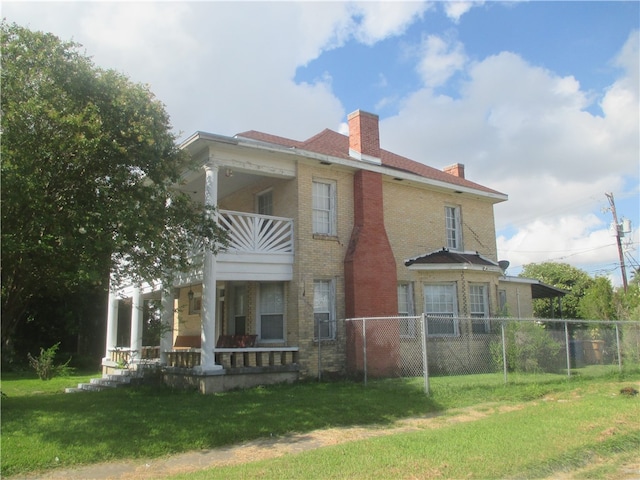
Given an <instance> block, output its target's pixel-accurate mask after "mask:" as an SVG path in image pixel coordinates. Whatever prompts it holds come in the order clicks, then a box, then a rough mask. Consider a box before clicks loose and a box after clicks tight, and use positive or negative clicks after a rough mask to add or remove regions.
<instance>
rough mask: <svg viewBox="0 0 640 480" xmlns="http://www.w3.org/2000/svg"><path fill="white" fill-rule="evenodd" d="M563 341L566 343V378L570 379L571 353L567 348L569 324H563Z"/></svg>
mask: <svg viewBox="0 0 640 480" xmlns="http://www.w3.org/2000/svg"><path fill="white" fill-rule="evenodd" d="M564 341H565V343H566V348H565V350H566V351H567V376H568V377H571V352H570V348H569V322H567V321H565V322H564Z"/></svg>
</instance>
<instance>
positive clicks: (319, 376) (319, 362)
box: [318, 320, 322, 382]
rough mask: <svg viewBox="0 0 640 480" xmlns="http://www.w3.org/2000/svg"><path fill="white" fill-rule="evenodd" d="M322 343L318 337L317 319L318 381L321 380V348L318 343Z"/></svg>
mask: <svg viewBox="0 0 640 480" xmlns="http://www.w3.org/2000/svg"><path fill="white" fill-rule="evenodd" d="M321 343H322V341H321V339H320V320H318V381H319V382H321V381H322V349H321V347H320V344H321Z"/></svg>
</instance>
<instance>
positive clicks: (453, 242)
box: [444, 207, 462, 250]
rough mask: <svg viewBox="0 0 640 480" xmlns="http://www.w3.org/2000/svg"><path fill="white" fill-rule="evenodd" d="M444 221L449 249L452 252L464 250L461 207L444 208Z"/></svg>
mask: <svg viewBox="0 0 640 480" xmlns="http://www.w3.org/2000/svg"><path fill="white" fill-rule="evenodd" d="M444 219H445V232H446V235H447V248H449V249H451V250H462V228H461V223H460V207H444Z"/></svg>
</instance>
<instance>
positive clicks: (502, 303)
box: [498, 290, 508, 317]
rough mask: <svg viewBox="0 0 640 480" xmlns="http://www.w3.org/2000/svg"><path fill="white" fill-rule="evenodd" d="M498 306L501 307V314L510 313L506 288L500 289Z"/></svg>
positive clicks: (503, 315)
mask: <svg viewBox="0 0 640 480" xmlns="http://www.w3.org/2000/svg"><path fill="white" fill-rule="evenodd" d="M498 306H499V308H500V316H502V317H506V316H507V313H508V308H507V291H506V290H498Z"/></svg>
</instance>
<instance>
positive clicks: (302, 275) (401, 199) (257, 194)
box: [103, 111, 553, 392]
mask: <svg viewBox="0 0 640 480" xmlns="http://www.w3.org/2000/svg"><path fill="white" fill-rule="evenodd" d="M348 122H349V135H348V136H345V135H342V134H340V133H337V132H334V131H331V130H328V129H326V130H324V131H322V132H320V133H318V134H317V135H315V136H313V137H311V138H309V139H307V140H305V141H296V140H291V139H287V138H282V137H277V136H274V135H269V134H265V133H260V132H256V131H249V132H245V133H242V134H238V135H236V136H234V137H226V136H220V135H214V134H209V133H203V132H197V133H195V134H194V135H192V136H191V137H190V138H189V139H187V140H186V141H185V142H184V143H183V145H182V148H184V149H186V150H187V151H188V152H189V153H190V155H191V156H192V157H193V158H194V159H195V160H196V161H197V162H198V164H199V165H201V166H202V168H201V169H200V170H198V171H192V172H188V173H186V174H185V176H184V178H183V181H182V182H181V185H180V188H182V189H184V191H185V192H189V193H190V194H191V195H192V196H193V197H194V198H195V199H196V200H197V201H199V202H204V203H205V204H209V205H216V206H217V207H218V219H219V222H220V223H221V225H223V226H224V227H225V228H227V230H228V232H229V238H230V244H229V246H228V248H227V249H226V251H224V252H222V253H220V254H219V255H217V256H215V257H214V256H213V255H212V254H211V253H209V252H203V251H202V250H197V249H196V250H195V251H194V259H196V260H197V261H195V262H194V268H193V270H192V271H190V272H182V273H179V274H177V275H176V277H175V281H174V284H173V285H170V286H166V287H165V288H162V286H159V285H137V286H129V287H127V288H124V289H122V290H121V291H118V292H111V294H110V301H109V312H108V322H107V323H108V327H107V345H106V355H105V358H104V359H103V370H104V371H105V372H108V371H109V370H111V369H114V368H115V367H116V366H117V365H118V363H119V362H121V361H122V359H123V356H124V357H126V358H127V359H128V360H130V361H131V360H134V361H138V362H142V361H144V357H159V363H160V364H161V365H164V366H165V368H164V370H163V371H164V378H165V381H167V382H169V383H173V384H189V385H194V386H197V387H198V388H199V389H200V390H201V391H203V392H211V391H219V390H223V389H228V388H235V387H242V386H248V385H253V384H256V383H270V382H276V381H292V380H295V379H297V378H299V377H300V376H315V375H317V373H318V371H319V370H321V371H326V372H340V373H344V372H346V370H347V369H348V368H357V363H358V359H357V358H356V357H354V354H353V349H354V345H353V339H350V337H349V332H347V327H346V326H345V325H346V323H345V321H344V319H345V318H354V317H380V316H398V315H399V314H400V315H414V314H420V313H422V312H425V313H433V314H452V315H456V316H472V315H473V316H475V317H478V318H479V323H478V328H483V327H482V319H481V318H480V317H489V316H499V315H500V314H502V313H504V312H505V311H508V312H509V313H510V314H511V315H512V316H521V317H531V316H532V301H531V300H532V298H533V297H535V296H536V295H537V294H536V292H535V291H534V290H535V289H534V288H532V285H534V284H535V285H537V282H535V281H529V280H526V279H515V278H509V277H505V276H504V272H503V270H502V268H501V267H500V265H499V264H498V258H497V249H496V236H495V224H494V213H493V206H494V205H495V204H496V203H499V202H503V201H506V200H507V196H506V195H505V194H503V193H500V192H497V191H495V190H492V189H491V188H487V187H485V186H482V185H479V184H477V183H474V182H472V181H470V180H468V179H466V178H465V174H464V166H463V165H461V164H455V165H452V166H450V167H447V168H445V169H444V171H441V170H438V169H435V168H431V167H429V166H426V165H424V164H422V163H419V162H416V161H413V160H410V159H407V158H404V157H402V156H399V155H396V154H394V153H392V152H389V151H386V150H383V149H381V148H380V141H379V131H378V117H377V116H376V115H373V114H370V113H367V112H362V111H356V112H354V113H352V114H351V115H349V117H348ZM538 286H539V285H538ZM540 288H544V286H540ZM544 293H545V295H546V294H548V293H549V292H544ZM552 293H553V292H552ZM538 296H540V295H538ZM153 302H155V303H156V304H161V305H162V308H161V310H160V311H161V313H160V314H159V315H161V321H162V322H163V323H164V324H165V325H167V326H168V328H166V329H165V330H164V331H163V333H162V335H161V338H160V347H159V349H155V350H153V349H151V350H150V349H148V348H147V347H145V346H143V342H142V338H143V331H144V328H145V327H144V325H145V324H146V319H145V313H144V312H145V311H146V309H145V308H144V307H145V305H148V304H150V303H153ZM440 328H442V329H443V330H442V332H441V333H442V334H458V333H460V332H457V331H456V330H455V329H456V327H455V325H454V324H453V322H452V324H451V325H449V326H445V327H440ZM318 339H320V340H321V348H319V346H320V345H319V344H318ZM393 350H394V346H393V345H387V346H385V351H384V352H381V354H382V355H383V356H384V355H387V356H393V355H394V353H393ZM131 352H136V353H135V355H137V360H136V357H135V355H132V354H131ZM150 352H154V353H150ZM319 352H320V353H319ZM319 356H320V357H319Z"/></svg>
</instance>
